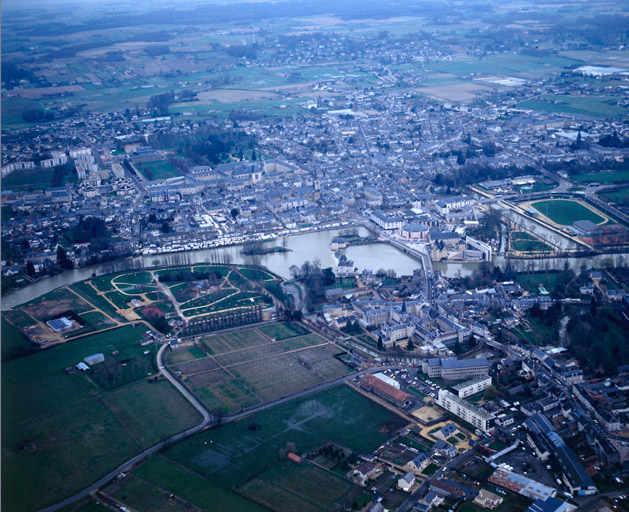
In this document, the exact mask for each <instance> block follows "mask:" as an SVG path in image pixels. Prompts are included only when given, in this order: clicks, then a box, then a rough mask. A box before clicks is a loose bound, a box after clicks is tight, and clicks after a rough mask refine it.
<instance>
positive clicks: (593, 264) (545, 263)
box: [2, 226, 629, 311]
mask: <svg viewBox="0 0 629 512" xmlns="http://www.w3.org/2000/svg"><path fill="white" fill-rule="evenodd" d="M356 229H357V230H358V233H359V234H360V235H361V236H366V235H368V234H369V231H368V230H367V229H366V228H364V227H362V226H360V227H358V228H356ZM341 231H342V230H341V229H333V230H327V231H314V232H311V233H305V234H302V235H291V236H289V237H287V239H286V248H287V249H290V251H289V252H283V253H271V254H265V255H262V256H244V255H242V254H240V251H241V247H240V246H235V245H234V246H230V247H222V248H215V249H201V250H197V251H187V252H177V253H171V254H161V255H150V256H140V257H136V258H129V259H126V260H119V261H113V262H108V263H103V264H100V265H94V266H91V267H85V268H80V269H75V270H70V271H67V272H63V273H61V274H58V275H56V276H53V277H48V278H45V279H42V280H41V281H37V282H36V283H33V284H30V285H28V286H26V287H25V288H22V289H21V290H17V291H15V292H13V293H10V294H8V295H6V296H5V297H2V310H3V311H4V310H7V309H11V308H13V307H15V306H19V305H20V304H23V303H25V302H28V301H30V300H33V299H36V298H37V297H39V296H41V295H43V294H44V293H48V292H50V291H52V290H54V289H55V288H58V287H60V286H64V285H68V284H73V283H76V282H78V281H83V280H84V279H89V278H90V277H92V275H93V274H96V275H102V274H109V273H112V272H122V271H125V270H134V269H142V268H148V267H154V266H157V265H161V266H167V265H185V264H192V263H210V262H213V261H217V258H219V257H221V256H223V255H225V254H228V255H229V258H230V261H231V263H258V264H261V265H264V266H265V267H267V268H268V269H269V270H271V271H273V272H275V273H276V274H278V275H280V276H282V277H284V278H287V279H290V278H291V275H290V267H291V266H292V265H297V266H300V265H301V264H302V263H303V262H304V261H306V260H310V261H313V260H314V259H315V258H318V259H319V261H320V263H321V266H322V267H324V268H325V267H333V266H335V265H336V258H335V257H334V253H333V252H332V251H331V250H330V241H331V240H332V238H334V237H335V236H338V235H339V234H340V232H341ZM281 244H282V242H281V240H277V241H271V242H266V243H265V245H267V246H269V247H273V246H276V245H281ZM345 255H346V256H347V257H348V258H349V259H350V260H353V261H354V266H355V267H357V268H358V269H359V270H363V269H369V270H372V271H374V272H376V271H378V270H379V269H381V268H382V269H385V270H388V269H393V270H395V272H396V273H397V275H410V274H412V273H413V271H414V270H416V269H418V268H421V263H420V262H419V261H417V260H415V259H414V258H411V257H410V256H408V255H407V254H404V253H403V252H402V251H400V250H398V249H396V248H395V247H393V246H392V245H390V244H387V243H381V244H371V245H358V246H352V247H348V248H347V249H345ZM510 262H511V266H512V267H513V268H514V269H515V270H517V271H529V270H546V269H548V270H563V269H564V266H565V265H566V263H567V264H568V267H569V268H571V269H573V270H574V271H575V272H579V269H580V267H581V266H582V265H585V266H586V268H597V267H599V268H600V267H603V266H606V265H609V264H613V265H615V266H626V265H627V264H629V254H600V255H596V256H590V257H586V258H538V259H534V260H531V259H515V258H511V260H510ZM493 263H494V264H495V265H498V266H500V267H501V268H504V266H505V265H506V263H507V259H506V258H505V257H503V256H496V257H495V258H494V262H493ZM477 267H478V263H473V262H435V263H433V268H434V270H439V271H440V272H441V273H442V274H443V275H444V276H445V277H449V278H456V277H466V276H469V275H471V274H472V273H473V272H474V270H475V269H476V268H477Z"/></svg>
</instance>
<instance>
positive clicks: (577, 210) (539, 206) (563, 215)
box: [531, 199, 605, 226]
mask: <svg viewBox="0 0 629 512" xmlns="http://www.w3.org/2000/svg"><path fill="white" fill-rule="evenodd" d="M531 206H532V207H533V208H535V209H536V210H537V211H538V212H540V213H541V214H542V215H545V216H547V217H548V218H549V219H550V220H552V221H553V222H555V223H557V224H561V225H563V226H570V225H572V224H573V223H574V222H576V221H578V220H590V221H592V222H594V224H601V223H603V222H604V221H605V219H604V218H603V217H601V216H600V215H597V214H596V213H594V212H593V211H592V210H590V209H589V208H586V207H585V206H583V205H582V204H580V203H578V202H577V201H572V200H569V199H548V200H545V201H536V202H534V203H531Z"/></svg>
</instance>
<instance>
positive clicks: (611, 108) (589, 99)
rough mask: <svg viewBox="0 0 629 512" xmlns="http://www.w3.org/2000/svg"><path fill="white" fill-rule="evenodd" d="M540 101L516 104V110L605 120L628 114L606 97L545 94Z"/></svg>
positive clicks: (526, 101)
mask: <svg viewBox="0 0 629 512" xmlns="http://www.w3.org/2000/svg"><path fill="white" fill-rule="evenodd" d="M542 98H543V99H542V100H538V99H532V100H525V101H522V102H520V103H518V104H517V105H516V106H517V107H518V108H526V109H529V110H541V111H543V112H563V113H567V114H581V115H585V116H592V117H601V118H606V119H621V118H624V117H626V116H627V114H628V113H629V112H628V110H627V108H626V107H623V106H621V105H618V104H617V103H618V100H617V99H616V98H611V97H606V96H560V95H554V94H545V95H544V96H542Z"/></svg>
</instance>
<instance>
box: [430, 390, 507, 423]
mask: <svg viewBox="0 0 629 512" xmlns="http://www.w3.org/2000/svg"><path fill="white" fill-rule="evenodd" d="M437 404H439V405H440V406H441V407H443V408H444V409H445V410H446V411H448V412H451V413H452V414H454V415H455V416H458V417H459V418H461V419H462V420H464V421H466V422H467V423H469V424H470V425H474V427H476V428H478V429H480V430H482V431H483V432H491V431H492V430H493V428H494V423H495V419H496V418H495V416H494V415H493V414H489V413H487V412H485V411H484V410H482V409H480V408H479V407H476V406H475V405H472V404H471V403H469V402H466V401H465V400H463V399H462V398H459V397H458V396H456V395H455V394H453V393H450V391H448V390H446V389H440V390H439V398H438V399H437Z"/></svg>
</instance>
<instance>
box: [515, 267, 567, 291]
mask: <svg viewBox="0 0 629 512" xmlns="http://www.w3.org/2000/svg"><path fill="white" fill-rule="evenodd" d="M558 276H559V273H558V272H548V273H547V272H532V273H527V274H525V273H519V274H518V275H517V276H516V281H517V282H518V284H519V285H520V286H521V287H522V288H524V289H525V290H528V291H530V292H532V293H537V292H538V287H539V285H540V284H541V285H543V286H544V287H545V288H546V289H547V290H548V291H549V292H550V293H555V291H556V290H555V288H556V285H557V277H558Z"/></svg>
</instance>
